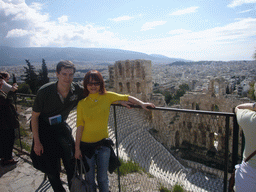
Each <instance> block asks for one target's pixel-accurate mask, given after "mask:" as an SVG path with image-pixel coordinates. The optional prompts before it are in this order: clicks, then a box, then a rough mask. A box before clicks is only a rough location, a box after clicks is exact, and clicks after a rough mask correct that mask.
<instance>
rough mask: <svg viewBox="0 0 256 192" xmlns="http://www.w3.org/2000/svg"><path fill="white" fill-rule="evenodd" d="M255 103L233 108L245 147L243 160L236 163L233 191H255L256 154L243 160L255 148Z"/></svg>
mask: <svg viewBox="0 0 256 192" xmlns="http://www.w3.org/2000/svg"><path fill="white" fill-rule="evenodd" d="M255 105H256V103H244V104H240V105H238V106H237V107H236V108H235V112H236V116H237V122H238V124H239V126H240V127H241V128H242V129H243V132H244V136H245V149H244V153H243V161H242V163H241V164H239V165H236V172H235V191H236V192H245V191H246V192H255V191H256V155H254V156H253V157H252V158H251V159H250V160H249V161H247V162H244V160H245V159H246V158H247V157H248V156H250V155H251V154H252V153H253V152H254V151H255V150H256V106H255Z"/></svg>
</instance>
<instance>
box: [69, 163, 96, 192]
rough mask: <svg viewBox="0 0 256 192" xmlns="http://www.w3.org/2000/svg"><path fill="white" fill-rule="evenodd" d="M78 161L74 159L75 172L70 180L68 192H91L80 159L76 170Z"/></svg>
mask: <svg viewBox="0 0 256 192" xmlns="http://www.w3.org/2000/svg"><path fill="white" fill-rule="evenodd" d="M77 161H78V160H77V159H76V164H75V171H74V175H73V178H72V180H71V188H70V192H91V189H90V184H89V180H88V177H87V175H86V169H85V166H84V163H83V161H82V158H80V169H79V168H78V162H77Z"/></svg>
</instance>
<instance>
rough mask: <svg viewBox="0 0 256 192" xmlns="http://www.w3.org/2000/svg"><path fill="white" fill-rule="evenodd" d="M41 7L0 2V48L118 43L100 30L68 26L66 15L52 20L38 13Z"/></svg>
mask: <svg viewBox="0 0 256 192" xmlns="http://www.w3.org/2000/svg"><path fill="white" fill-rule="evenodd" d="M43 6H44V5H43V4H40V3H33V4H32V5H31V6H28V5H27V4H26V3H25V0H0V20H1V22H0V45H4V46H14V47H30V46H31V47H41V46H58V47H65V46H69V47H74V46H75V47H109V46H113V47H114V46H115V45H116V44H119V43H120V42H122V40H120V39H118V38H117V37H116V36H115V34H114V33H112V32H110V31H107V30H106V28H104V27H96V26H95V25H92V24H86V25H81V24H78V23H70V22H69V21H68V16H66V15H63V16H61V17H59V18H58V20H57V21H52V20H50V17H49V15H48V14H43V13H42V12H41V9H42V7H43ZM120 44H121V43H120ZM117 46H118V45H117Z"/></svg>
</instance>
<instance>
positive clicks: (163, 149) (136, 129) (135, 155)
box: [67, 105, 243, 192]
mask: <svg viewBox="0 0 256 192" xmlns="http://www.w3.org/2000/svg"><path fill="white" fill-rule="evenodd" d="M67 123H68V124H69V125H70V126H71V128H72V129H73V136H75V132H76V111H73V112H71V113H70V115H69V117H68V120H67ZM234 128H235V129H234ZM233 130H234V131H233ZM239 133H241V130H239V129H238V126H237V124H236V120H235V115H234V114H233V113H218V112H209V111H196V110H185V109H174V108H163V107H157V108H156V109H154V110H150V112H146V111H145V110H142V109H138V108H134V109H127V108H125V107H122V106H118V105H114V106H112V107H111V110H110V117H109V136H110V138H111V139H112V140H113V141H114V143H115V144H116V145H115V146H114V148H115V152H116V153H117V155H118V157H119V159H120V160H121V162H122V166H121V167H120V168H119V170H117V171H116V172H114V173H113V174H109V180H110V190H111V191H112V192H114V191H122V192H125V191H129V192H131V191H141V192H142V191H146V192H148V191H164V190H165V191H167V190H169V191H172V190H173V188H174V187H176V186H179V187H182V188H183V189H184V190H185V191H226V190H227V188H226V187H227V184H228V181H227V179H228V178H229V174H228V172H231V170H232V167H233V166H234V164H236V163H237V162H239V161H240V159H241V151H242V148H243V146H242V139H241V138H242V137H237V136H238V134H239ZM234 135H236V136H235V137H234ZM232 142H233V143H236V146H235V145H233V144H232Z"/></svg>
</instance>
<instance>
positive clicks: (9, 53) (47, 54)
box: [0, 46, 185, 66]
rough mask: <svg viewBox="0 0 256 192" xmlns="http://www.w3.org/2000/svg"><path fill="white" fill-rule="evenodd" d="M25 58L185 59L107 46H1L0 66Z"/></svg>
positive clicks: (158, 60) (18, 61)
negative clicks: (108, 47)
mask: <svg viewBox="0 0 256 192" xmlns="http://www.w3.org/2000/svg"><path fill="white" fill-rule="evenodd" d="M25 59H28V60H29V61H30V62H31V63H32V64H33V63H34V62H35V63H41V62H42V59H45V61H46V62H58V61H60V60H71V61H73V62H74V63H76V62H88V61H89V62H90V61H92V62H93V61H102V63H107V62H110V61H112V62H113V61H118V60H127V59H130V60H131V59H146V60H151V61H152V63H155V64H156V63H165V64H167V63H172V62H175V61H185V60H184V59H176V58H169V57H166V56H163V55H157V54H152V55H148V54H145V53H141V52H135V51H126V50H121V49H107V48H53V47H27V48H14V47H6V46H0V66H11V65H24V64H25Z"/></svg>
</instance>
